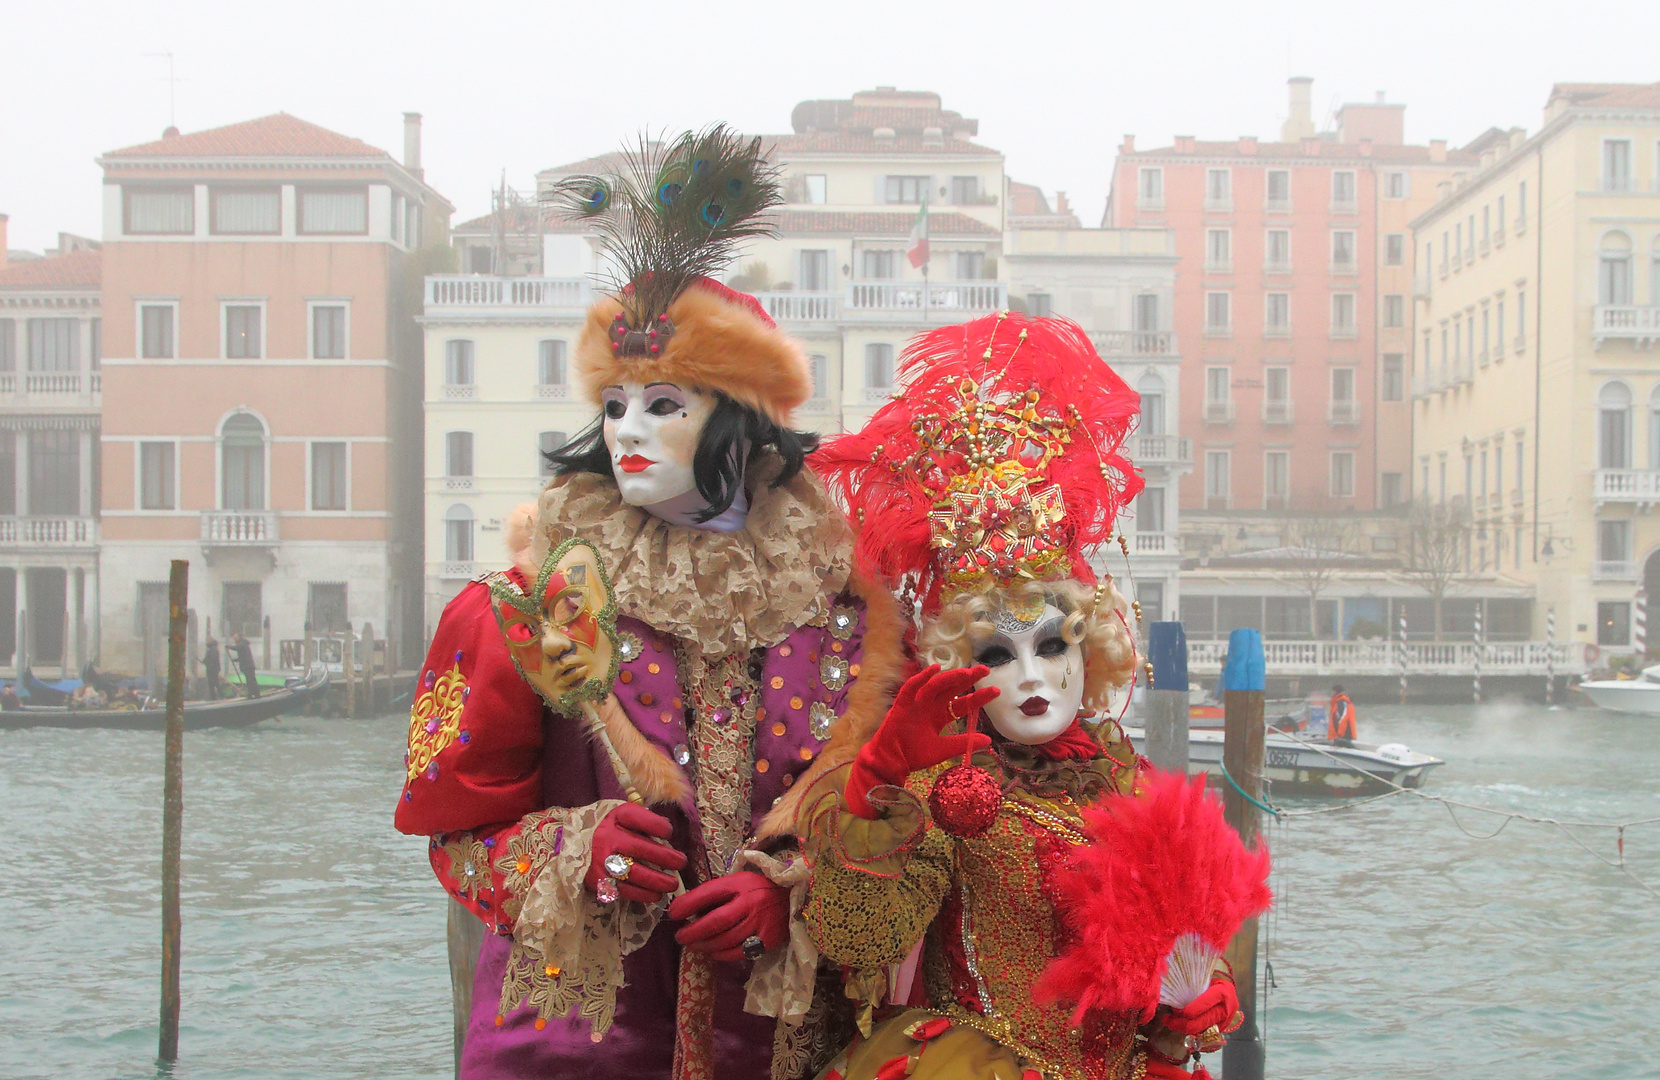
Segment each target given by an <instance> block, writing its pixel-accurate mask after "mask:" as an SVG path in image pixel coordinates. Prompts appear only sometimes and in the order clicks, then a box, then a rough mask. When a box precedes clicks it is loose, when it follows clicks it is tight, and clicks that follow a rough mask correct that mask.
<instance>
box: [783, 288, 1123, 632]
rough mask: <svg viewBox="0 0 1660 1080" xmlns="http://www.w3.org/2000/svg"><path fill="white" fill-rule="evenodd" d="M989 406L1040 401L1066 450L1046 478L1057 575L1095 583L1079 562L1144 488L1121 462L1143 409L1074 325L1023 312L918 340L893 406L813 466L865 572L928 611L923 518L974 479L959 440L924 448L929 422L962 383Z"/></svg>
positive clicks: (930, 576)
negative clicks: (1052, 494)
mask: <svg viewBox="0 0 1660 1080" xmlns="http://www.w3.org/2000/svg"><path fill="white" fill-rule="evenodd" d="M965 378H967V379H972V380H973V381H974V382H975V383H977V384H979V385H980V387H981V396H982V398H984V399H988V400H1001V401H1007V400H1010V399H1013V398H1018V396H1019V395H1023V394H1030V393H1032V392H1034V391H1035V392H1036V394H1037V398H1036V401H1035V402H1034V404H1033V406H1032V408H1033V409H1034V412H1035V416H1036V418H1037V419H1038V421H1039V423H1038V424H1037V425H1036V426H1038V427H1041V428H1042V429H1044V430H1045V431H1049V432H1057V431H1060V430H1062V429H1063V428H1064V429H1065V437H1064V441H1063V442H1062V443H1060V444H1058V445H1059V446H1060V449H1061V452H1059V453H1057V454H1056V455H1055V456H1054V457H1053V458H1052V459H1051V460H1050V461H1049V463H1048V466H1047V467H1046V468H1045V469H1044V470H1043V472H1044V475H1043V477H1042V482H1044V483H1052V484H1055V485H1057V486H1058V487H1059V489H1060V492H1061V496H1062V499H1063V500H1064V503H1065V524H1064V527H1063V529H1062V533H1063V535H1062V536H1061V537H1060V538H1059V539H1060V540H1061V542H1062V543H1064V545H1065V548H1066V551H1067V554H1068V555H1069V556H1070V558H1069V560H1068V561H1069V565H1068V566H1067V567H1066V569H1065V571H1063V572H1064V573H1066V574H1068V575H1069V576H1076V577H1078V578H1079V579H1080V580H1083V581H1093V580H1094V575H1093V574H1092V573H1091V571H1090V569H1089V564H1088V562H1087V560H1086V559H1085V558H1084V553H1085V552H1087V551H1088V550H1089V549H1090V548H1093V547H1095V546H1096V545H1098V544H1100V543H1102V542H1103V541H1105V540H1108V539H1110V538H1111V537H1112V533H1113V522H1114V520H1115V519H1116V518H1117V516H1118V513H1119V511H1120V510H1122V509H1123V508H1124V506H1125V505H1127V504H1128V503H1129V502H1130V500H1132V499H1133V498H1135V496H1136V495H1137V494H1138V493H1139V492H1140V491H1141V487H1142V479H1141V476H1140V475H1139V474H1138V473H1137V472H1136V471H1135V468H1134V466H1132V465H1131V464H1130V462H1129V461H1128V460H1127V459H1126V458H1125V457H1124V456H1123V454H1122V453H1121V452H1120V450H1121V447H1122V446H1123V443H1124V439H1125V437H1126V436H1128V435H1129V433H1130V430H1131V429H1132V427H1133V426H1134V425H1135V422H1136V418H1137V415H1138V414H1139V412H1140V408H1141V397H1140V395H1138V394H1137V393H1136V392H1135V391H1134V390H1131V389H1130V388H1129V386H1128V385H1126V384H1125V382H1124V380H1123V379H1122V378H1120V377H1119V376H1118V373H1117V372H1115V371H1113V370H1112V368H1111V367H1109V366H1108V365H1107V363H1106V361H1104V360H1102V359H1101V357H1100V356H1099V355H1098V354H1097V353H1096V351H1095V347H1094V346H1093V345H1092V344H1090V341H1089V335H1087V334H1086V333H1085V332H1084V331H1083V329H1082V328H1080V327H1079V326H1078V325H1077V324H1076V323H1073V322H1069V321H1068V320H1066V319H1059V318H1032V317H1030V316H1027V315H1023V314H1021V313H1020V312H1003V313H1001V314H998V315H988V316H985V317H984V318H980V319H975V320H974V321H972V322H968V323H963V324H961V325H958V326H946V327H941V328H939V329H937V330H932V331H929V332H928V333H926V334H923V335H921V336H919V337H917V338H916V339H915V340H914V341H912V342H911V344H910V345H909V346H907V347H906V349H905V353H904V355H903V357H902V358H901V361H900V371H899V379H898V380H897V381H898V382H899V383H900V384H901V385H902V386H903V387H904V389H903V391H902V393H901V395H900V396H898V397H896V398H894V399H893V400H891V401H889V402H887V403H886V404H885V405H883V406H882V408H881V409H879V410H877V412H876V414H875V415H874V416H872V417H871V418H870V420H869V421H868V422H867V423H866V424H865V426H864V427H863V428H862V429H860V430H859V431H856V432H852V433H850V434H846V435H842V436H838V437H837V438H835V439H833V440H831V441H830V442H829V443H828V444H827V445H826V446H825V447H824V448H823V449H821V450H820V451H818V452H817V453H816V454H815V455H814V456H813V459H812V463H813V467H814V469H816V470H817V471H818V472H819V473H820V474H821V475H822V476H823V477H824V479H825V482H826V484H827V485H829V487H830V488H831V490H832V491H834V492H835V493H836V494H837V495H838V496H839V498H840V499H841V501H842V503H843V505H844V506H846V507H847V509H848V512H849V513H850V514H851V515H852V516H853V518H854V520H855V522H856V523H857V526H858V529H859V538H858V548H857V553H858V558H859V561H860V564H861V566H862V567H863V568H864V569H865V570H866V571H867V572H868V573H871V574H874V575H876V576H878V577H879V578H880V579H881V580H883V581H884V582H885V583H887V584H888V585H889V586H890V587H897V586H898V585H899V583H900V582H901V581H902V580H904V579H905V578H907V577H911V576H914V577H915V578H916V579H917V580H918V585H919V593H920V594H921V595H922V596H923V597H924V598H925V602H926V603H927V604H928V605H929V606H930V607H931V606H932V605H933V604H934V603H935V602H936V601H937V599H938V588H939V584H940V582H939V580H938V576H937V575H938V567H937V565H936V563H935V557H936V554H937V553H936V552H935V551H934V550H933V549H932V548H931V547H930V545H929V540H930V533H929V519H928V514H929V511H930V510H932V509H933V508H934V506H935V504H936V502H937V501H938V500H939V499H940V498H941V495H942V493H943V492H944V490H945V488H946V485H947V484H948V483H949V481H950V480H951V478H952V477H954V476H958V475H961V474H963V473H966V472H969V471H971V466H970V465H969V464H968V462H967V460H966V458H965V457H964V455H963V453H962V452H961V451H962V447H963V443H962V442H961V440H962V438H963V437H964V434H965V433H964V432H962V431H960V430H957V431H951V432H947V433H946V437H945V438H944V439H943V440H941V441H939V442H928V443H926V444H924V432H925V431H926V430H927V429H928V423H929V422H930V421H933V420H936V419H939V418H945V417H949V416H951V415H952V413H953V411H954V410H955V409H956V408H957V407H958V405H959V403H960V400H961V397H960V392H959V390H960V387H961V385H962V383H963V380H964V379H965Z"/></svg>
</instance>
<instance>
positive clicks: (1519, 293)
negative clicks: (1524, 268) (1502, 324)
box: [1516, 289, 1527, 349]
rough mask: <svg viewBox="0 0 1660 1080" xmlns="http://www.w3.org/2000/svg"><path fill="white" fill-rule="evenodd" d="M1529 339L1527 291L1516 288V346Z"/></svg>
mask: <svg viewBox="0 0 1660 1080" xmlns="http://www.w3.org/2000/svg"><path fill="white" fill-rule="evenodd" d="M1526 340H1527V293H1526V292H1524V291H1523V290H1521V289H1517V290H1516V348H1517V349H1520V348H1521V347H1522V343H1523V342H1524V341H1526Z"/></svg>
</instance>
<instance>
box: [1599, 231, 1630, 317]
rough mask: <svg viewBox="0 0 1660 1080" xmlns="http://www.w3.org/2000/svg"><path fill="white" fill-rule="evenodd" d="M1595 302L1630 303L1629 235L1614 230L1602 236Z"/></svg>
mask: <svg viewBox="0 0 1660 1080" xmlns="http://www.w3.org/2000/svg"><path fill="white" fill-rule="evenodd" d="M1597 303H1599V304H1614V305H1623V304H1630V303H1631V237H1629V236H1627V235H1626V234H1625V233H1623V232H1620V231H1618V230H1615V231H1613V232H1609V233H1605V234H1604V235H1603V238H1602V252H1601V256H1600V259H1599V260H1598V269H1597Z"/></svg>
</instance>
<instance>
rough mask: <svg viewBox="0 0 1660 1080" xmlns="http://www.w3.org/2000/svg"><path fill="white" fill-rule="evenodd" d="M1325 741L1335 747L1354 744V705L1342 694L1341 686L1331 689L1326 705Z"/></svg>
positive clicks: (1347, 696)
mask: <svg viewBox="0 0 1660 1080" xmlns="http://www.w3.org/2000/svg"><path fill="white" fill-rule="evenodd" d="M1326 741H1327V742H1330V743H1333V744H1335V745H1337V746H1353V745H1354V744H1355V703H1354V702H1353V701H1350V700H1349V695H1348V694H1345V693H1344V692H1343V684H1342V683H1338V684H1337V685H1336V686H1334V687H1332V688H1331V701H1330V702H1329V703H1328V704H1327V705H1326Z"/></svg>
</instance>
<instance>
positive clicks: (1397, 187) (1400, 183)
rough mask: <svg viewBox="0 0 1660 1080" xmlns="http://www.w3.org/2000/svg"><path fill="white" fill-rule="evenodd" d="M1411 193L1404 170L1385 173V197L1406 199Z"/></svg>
mask: <svg viewBox="0 0 1660 1080" xmlns="http://www.w3.org/2000/svg"><path fill="white" fill-rule="evenodd" d="M1410 193H1411V189H1410V188H1409V187H1408V184H1407V176H1406V173H1404V172H1392V173H1384V174H1383V197H1384V198H1386V199H1404V198H1406V197H1407V195H1408V194H1410Z"/></svg>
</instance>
